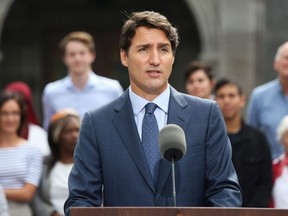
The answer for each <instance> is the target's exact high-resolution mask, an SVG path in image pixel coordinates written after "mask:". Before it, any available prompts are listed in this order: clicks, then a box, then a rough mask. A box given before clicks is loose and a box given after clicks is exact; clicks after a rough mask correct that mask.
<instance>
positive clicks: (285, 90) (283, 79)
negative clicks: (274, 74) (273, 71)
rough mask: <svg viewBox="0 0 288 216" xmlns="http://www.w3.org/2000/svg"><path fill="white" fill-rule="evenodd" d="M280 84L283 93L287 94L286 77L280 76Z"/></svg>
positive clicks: (287, 82)
mask: <svg viewBox="0 0 288 216" xmlns="http://www.w3.org/2000/svg"><path fill="white" fill-rule="evenodd" d="M279 79H280V84H281V86H282V89H283V92H284V94H285V95H288V78H283V77H280V78H279Z"/></svg>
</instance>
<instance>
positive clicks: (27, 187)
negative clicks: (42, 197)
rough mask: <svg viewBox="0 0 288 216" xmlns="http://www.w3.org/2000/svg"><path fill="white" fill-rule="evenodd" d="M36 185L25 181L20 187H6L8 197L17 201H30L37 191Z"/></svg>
mask: <svg viewBox="0 0 288 216" xmlns="http://www.w3.org/2000/svg"><path fill="white" fill-rule="evenodd" d="M36 189H37V188H36V187H35V186H34V185H32V184H30V183H25V184H24V186H23V187H22V188H19V189H4V192H5V195H6V198H7V199H8V200H11V201H15V202H30V201H31V200H32V198H33V196H34V193H35V191H36Z"/></svg>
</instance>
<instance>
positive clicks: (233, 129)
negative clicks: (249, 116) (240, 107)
mask: <svg viewBox="0 0 288 216" xmlns="http://www.w3.org/2000/svg"><path fill="white" fill-rule="evenodd" d="M225 123H226V127H227V132H228V133H230V134H235V133H238V132H239V131H240V130H241V127H242V124H241V116H240V115H239V116H237V117H235V118H232V119H225Z"/></svg>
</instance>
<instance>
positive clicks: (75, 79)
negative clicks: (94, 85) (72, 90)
mask: <svg viewBox="0 0 288 216" xmlns="http://www.w3.org/2000/svg"><path fill="white" fill-rule="evenodd" d="M69 75H70V77H71V80H72V83H73V85H74V86H75V87H76V88H77V89H83V88H84V87H85V86H86V84H87V82H88V79H89V72H88V71H87V72H85V73H81V74H75V73H70V74H69Z"/></svg>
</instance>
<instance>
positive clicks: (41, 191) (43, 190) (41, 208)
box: [31, 165, 57, 216]
mask: <svg viewBox="0 0 288 216" xmlns="http://www.w3.org/2000/svg"><path fill="white" fill-rule="evenodd" d="M47 172H48V167H47V165H46V166H44V168H43V173H42V180H41V182H40V185H39V187H38V189H37V191H36V193H35V195H34V198H33V200H32V202H31V207H32V209H33V213H34V215H36V216H40V215H41V216H52V215H54V214H56V213H57V212H56V210H55V208H54V207H53V205H52V204H51V202H50V200H49V199H50V196H49V186H50V184H49V180H48V179H49V176H48V175H47Z"/></svg>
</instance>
